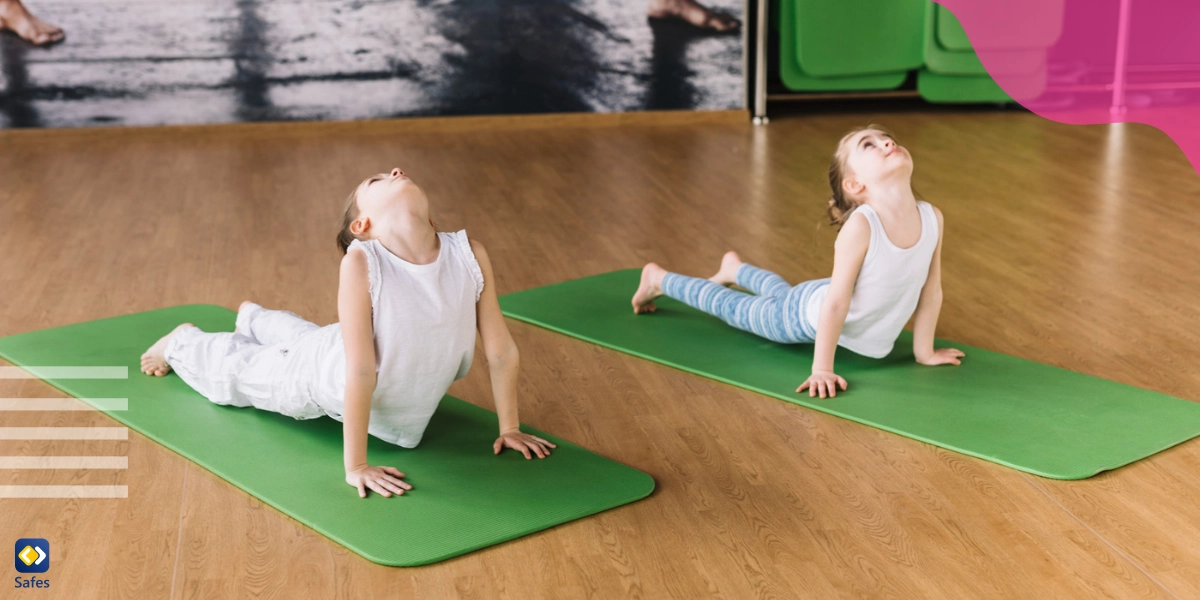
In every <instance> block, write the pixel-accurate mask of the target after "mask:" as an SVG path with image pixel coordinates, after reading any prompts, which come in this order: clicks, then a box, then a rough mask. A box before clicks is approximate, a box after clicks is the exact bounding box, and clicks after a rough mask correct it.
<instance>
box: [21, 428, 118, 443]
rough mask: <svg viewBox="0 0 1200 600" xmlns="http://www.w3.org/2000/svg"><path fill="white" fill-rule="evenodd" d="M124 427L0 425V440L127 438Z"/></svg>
mask: <svg viewBox="0 0 1200 600" xmlns="http://www.w3.org/2000/svg"><path fill="white" fill-rule="evenodd" d="M127 439H129V429H128V428H126V427H0V440H127Z"/></svg>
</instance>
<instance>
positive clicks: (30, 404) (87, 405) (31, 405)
mask: <svg viewBox="0 0 1200 600" xmlns="http://www.w3.org/2000/svg"><path fill="white" fill-rule="evenodd" d="M92 405H94V407H93V406H92ZM0 410H114V411H118V410H129V398H88V399H87V400H84V399H82V398H79V399H76V398H0Z"/></svg>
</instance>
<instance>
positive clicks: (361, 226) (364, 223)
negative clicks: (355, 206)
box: [350, 217, 371, 237]
mask: <svg viewBox="0 0 1200 600" xmlns="http://www.w3.org/2000/svg"><path fill="white" fill-rule="evenodd" d="M370 228H371V218H370V217H360V218H357V219H355V220H353V221H351V222H350V233H352V234H354V236H355V237H361V236H362V234H364V233H366V232H367V230H368V229H370Z"/></svg>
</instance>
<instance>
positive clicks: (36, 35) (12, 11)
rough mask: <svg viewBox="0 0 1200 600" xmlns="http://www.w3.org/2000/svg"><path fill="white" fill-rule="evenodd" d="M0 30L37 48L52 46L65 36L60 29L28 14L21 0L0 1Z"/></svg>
mask: <svg viewBox="0 0 1200 600" xmlns="http://www.w3.org/2000/svg"><path fill="white" fill-rule="evenodd" d="M0 29H8V30H10V31H12V32H13V33H15V34H17V35H18V36H20V37H21V39H23V40H25V41H27V42H29V43H31V44H35V45H38V46H44V45H46V44H53V43H54V42H57V41H60V40H62V39H63V37H65V36H66V34H65V33H63V30H62V29H61V28H59V27H56V26H54V25H51V24H49V23H47V22H45V21H43V20H41V19H39V18H37V17H35V16H33V15H32V14H30V13H29V11H28V10H26V8H25V5H23V4H21V0H0Z"/></svg>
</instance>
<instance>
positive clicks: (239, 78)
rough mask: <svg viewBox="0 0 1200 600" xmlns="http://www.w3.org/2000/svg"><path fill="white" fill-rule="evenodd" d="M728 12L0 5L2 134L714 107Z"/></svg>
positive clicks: (712, 1) (190, 1)
mask: <svg viewBox="0 0 1200 600" xmlns="http://www.w3.org/2000/svg"><path fill="white" fill-rule="evenodd" d="M742 10H743V9H742V5H741V2H740V0H706V1H705V2H704V3H703V4H698V3H696V2H695V1H694V0H177V1H172V2H157V1H152V0H0V30H3V31H0V127H5V128H17V127H83V126H94V125H172V124H192V123H228V122H242V121H288V120H352V119H372V118H390V117H405V116H435V115H488V114H517V113H553V112H620V111H636V110H659V109H698V110H721V109H731V108H741V107H742V106H743V105H744V95H745V93H744V89H743V84H742V52H743V48H742V45H743V41H742V31H741V27H742V20H743V14H742Z"/></svg>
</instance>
